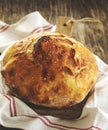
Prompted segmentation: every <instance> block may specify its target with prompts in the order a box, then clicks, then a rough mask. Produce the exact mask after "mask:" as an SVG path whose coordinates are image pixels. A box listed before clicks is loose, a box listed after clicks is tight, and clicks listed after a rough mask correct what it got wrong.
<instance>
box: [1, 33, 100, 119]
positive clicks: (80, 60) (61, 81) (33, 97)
mask: <svg viewBox="0 0 108 130" xmlns="http://www.w3.org/2000/svg"><path fill="white" fill-rule="evenodd" d="M1 74H2V76H3V78H4V80H5V83H6V85H7V87H8V88H9V93H10V94H12V95H14V96H16V97H18V98H20V99H21V100H23V101H24V102H25V103H27V104H28V105H29V106H30V107H31V108H33V110H35V111H36V112H37V113H39V114H40V115H52V116H56V117H60V118H69V119H76V118H78V117H80V115H81V112H82V109H83V107H84V105H85V103H86V101H87V99H88V97H89V95H90V92H91V91H92V89H93V86H94V84H95V82H96V79H97V75H98V66H97V63H96V59H95V57H94V55H93V54H92V52H90V51H89V50H88V49H87V48H86V47H85V46H84V45H83V44H81V43H79V42H78V41H76V40H74V39H73V38H69V37H67V36H65V35H63V34H60V33H56V32H53V33H48V32H42V33H39V34H33V35H31V36H29V37H27V38H25V39H23V40H21V41H19V42H16V43H15V44H13V45H11V47H9V49H8V50H7V51H6V52H5V55H4V58H3V67H2V70H1Z"/></svg>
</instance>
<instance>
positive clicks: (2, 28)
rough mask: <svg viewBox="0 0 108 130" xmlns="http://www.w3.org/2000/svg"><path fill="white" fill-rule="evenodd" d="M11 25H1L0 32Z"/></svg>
mask: <svg viewBox="0 0 108 130" xmlns="http://www.w3.org/2000/svg"><path fill="white" fill-rule="evenodd" d="M8 27H9V25H3V26H1V27H0V33H1V32H4V31H5V30H6V29H8Z"/></svg>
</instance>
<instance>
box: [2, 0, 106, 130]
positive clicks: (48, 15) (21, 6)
mask: <svg viewBox="0 0 108 130" xmlns="http://www.w3.org/2000/svg"><path fill="white" fill-rule="evenodd" d="M33 11H39V12H40V13H41V14H42V16H43V17H44V18H45V19H46V20H48V21H49V22H50V23H52V24H56V21H57V19H58V16H68V17H73V18H75V19H81V18H84V17H92V18H96V19H99V20H100V21H101V22H102V24H101V26H100V25H98V26H97V25H96V24H93V25H92V27H93V28H92V27H90V28H91V29H93V31H92V33H89V35H88V39H87V38H86V44H87V46H88V47H89V48H90V49H91V50H92V51H93V53H94V54H96V55H98V56H99V57H100V58H101V59H103V61H105V62H106V63H108V51H107V50H108V40H107V39H108V1H107V0H0V20H2V21H4V22H6V23H8V24H13V23H15V22H17V21H18V20H20V19H21V18H22V17H23V16H25V15H26V14H28V13H31V12H33ZM0 130H6V128H5V129H3V128H2V127H1V128H0Z"/></svg>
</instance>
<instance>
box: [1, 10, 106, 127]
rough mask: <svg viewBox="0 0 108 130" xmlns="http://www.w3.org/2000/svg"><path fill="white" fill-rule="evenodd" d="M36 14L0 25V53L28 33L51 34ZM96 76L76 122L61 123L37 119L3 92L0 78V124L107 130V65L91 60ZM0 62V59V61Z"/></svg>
mask: <svg viewBox="0 0 108 130" xmlns="http://www.w3.org/2000/svg"><path fill="white" fill-rule="evenodd" d="M55 28H56V26H54V25H51V24H50V23H48V22H47V21H46V20H45V19H44V18H43V17H42V16H41V14H40V13H39V12H33V13H30V14H28V15H27V16H25V17H24V18H22V19H21V20H20V21H18V22H17V23H15V24H13V25H8V24H6V23H3V22H2V21H1V22H0V51H1V52H3V51H4V49H5V48H7V46H9V45H10V44H11V43H12V42H14V41H16V40H20V39H22V38H24V37H26V36H28V35H30V34H31V33H38V32H40V31H54V30H55ZM95 57H96V60H97V63H98V67H99V75H98V79H97V82H96V84H95V86H94V88H95V91H94V93H93V94H92V96H91V97H90V98H89V100H88V101H87V103H86V105H85V107H84V109H83V112H82V115H81V117H80V118H79V119H78V120H74V121H72V120H64V119H59V118H55V117H52V116H40V115H38V114H37V113H36V112H34V111H33V110H32V109H31V108H30V107H29V106H27V105H26V104H25V103H24V102H23V101H21V100H20V99H18V98H16V97H14V96H10V95H8V94H6V93H5V92H4V89H3V82H2V78H1V75H0V124H1V125H3V126H5V127H10V128H21V129H24V130H108V100H107V99H108V93H107V92H108V82H107V81H108V65H107V64H105V63H104V62H103V61H102V60H101V59H100V58H99V57H98V56H95ZM0 61H2V56H1V57H0Z"/></svg>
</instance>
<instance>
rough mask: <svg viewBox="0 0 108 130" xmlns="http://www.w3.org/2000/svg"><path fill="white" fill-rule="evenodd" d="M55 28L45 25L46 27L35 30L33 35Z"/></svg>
mask: <svg viewBox="0 0 108 130" xmlns="http://www.w3.org/2000/svg"><path fill="white" fill-rule="evenodd" d="M52 27H53V25H50V24H49V25H45V26H41V27H37V28H35V29H34V30H33V31H32V32H31V33H39V32H41V31H48V30H50V29H51V28H52Z"/></svg>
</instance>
